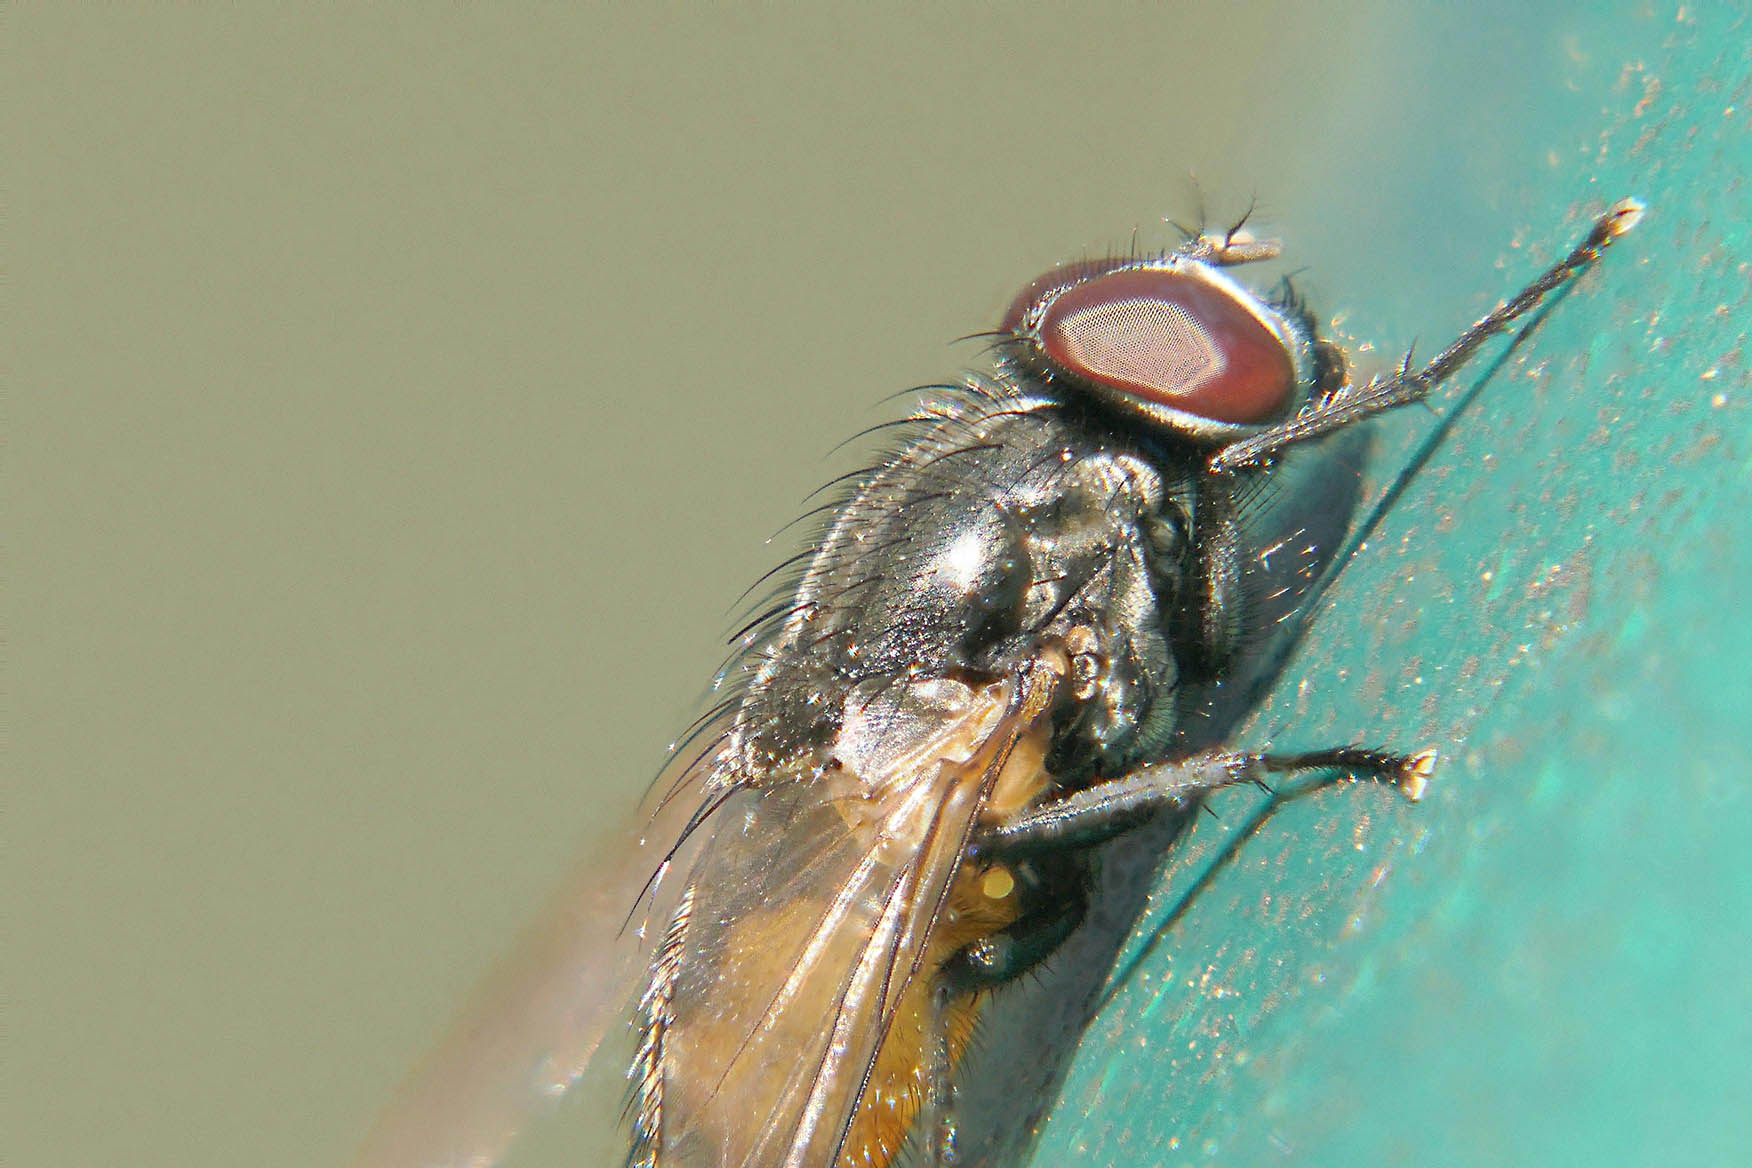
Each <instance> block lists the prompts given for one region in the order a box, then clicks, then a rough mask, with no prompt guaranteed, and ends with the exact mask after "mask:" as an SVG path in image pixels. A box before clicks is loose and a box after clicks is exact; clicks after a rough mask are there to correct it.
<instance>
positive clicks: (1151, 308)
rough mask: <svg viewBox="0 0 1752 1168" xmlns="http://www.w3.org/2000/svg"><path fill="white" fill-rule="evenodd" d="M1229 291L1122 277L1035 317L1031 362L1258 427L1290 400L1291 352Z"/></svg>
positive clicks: (1145, 276) (1191, 281)
mask: <svg viewBox="0 0 1752 1168" xmlns="http://www.w3.org/2000/svg"><path fill="white" fill-rule="evenodd" d="M1241 295H1242V294H1240V293H1239V292H1238V290H1235V289H1231V288H1226V287H1224V286H1223V285H1221V284H1217V283H1215V282H1213V281H1210V280H1206V279H1203V278H1201V277H1199V276H1196V275H1191V274H1188V273H1187V272H1184V271H1178V270H1175V269H1170V268H1125V269H1122V270H1119V271H1112V272H1108V273H1106V274H1104V275H1098V276H1095V277H1094V278H1093V279H1088V280H1085V281H1083V282H1082V283H1080V284H1077V285H1075V286H1073V287H1071V288H1068V289H1066V290H1065V291H1064V292H1063V293H1062V294H1061V295H1059V296H1058V297H1057V298H1056V299H1054V300H1053V301H1052V302H1051V303H1050V304H1048V305H1046V307H1045V308H1044V309H1043V310H1042V311H1041V312H1040V314H1039V319H1038V323H1037V324H1036V326H1035V329H1034V335H1035V338H1036V344H1037V345H1038V346H1039V349H1040V353H1041V354H1042V355H1043V356H1044V357H1045V358H1046V359H1047V360H1048V361H1050V362H1051V363H1052V364H1053V365H1054V366H1057V367H1058V368H1059V369H1060V370H1062V371H1063V372H1064V373H1066V374H1069V375H1070V376H1072V377H1075V378H1078V379H1080V380H1082V381H1085V382H1087V383H1089V385H1090V386H1091V387H1093V388H1095V389H1098V390H1103V391H1107V392H1109V393H1118V394H1123V395H1125V396H1127V397H1130V398H1135V399H1137V400H1138V401H1139V402H1140V403H1141V404H1143V405H1146V406H1151V405H1154V406H1162V407H1167V408H1168V409H1170V410H1177V411H1180V412H1182V413H1184V414H1191V415H1193V416H1195V417H1198V418H1204V419H1208V420H1210V421H1212V422H1221V423H1227V424H1232V425H1258V424H1261V423H1264V422H1267V421H1270V420H1271V419H1273V418H1275V417H1277V416H1279V415H1280V414H1282V413H1283V412H1284V411H1285V409H1286V408H1287V407H1288V406H1289V404H1290V402H1291V400H1292V399H1293V397H1294V395H1295V392H1296V368H1295V363H1294V361H1293V360H1292V358H1291V355H1290V350H1289V348H1288V346H1287V345H1286V344H1285V342H1284V340H1283V338H1281V337H1280V336H1278V334H1276V333H1275V332H1273V331H1272V330H1271V329H1270V328H1268V327H1266V325H1265V323H1264V322H1263V321H1262V320H1261V319H1260V317H1259V316H1258V315H1257V314H1256V313H1255V312H1254V310H1253V309H1252V308H1251V307H1250V306H1249V304H1248V303H1247V302H1246V301H1245V300H1243V299H1242V298H1241Z"/></svg>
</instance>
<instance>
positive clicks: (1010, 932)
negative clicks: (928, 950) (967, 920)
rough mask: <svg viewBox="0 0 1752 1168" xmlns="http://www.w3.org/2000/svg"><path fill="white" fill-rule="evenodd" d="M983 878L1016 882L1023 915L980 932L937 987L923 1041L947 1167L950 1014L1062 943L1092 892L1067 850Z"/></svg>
mask: <svg viewBox="0 0 1752 1168" xmlns="http://www.w3.org/2000/svg"><path fill="white" fill-rule="evenodd" d="M985 878H986V879H993V880H1000V881H1003V882H1004V884H1005V885H1006V887H1008V886H1009V885H1010V884H1011V882H1013V889H1012V891H1011V892H1007V893H1004V894H1003V896H1008V895H1015V896H1016V897H1018V898H1019V901H1020V907H1021V914H1022V915H1021V916H1020V917H1019V918H1018V919H1017V920H1016V921H1015V922H1014V923H1013V924H1011V925H1010V926H1008V927H1007V928H1005V929H1003V930H1001V931H999V932H997V933H994V934H992V935H991V936H989V937H982V938H981V939H980V940H978V941H975V942H974V943H973V944H971V945H968V946H967V947H966V948H964V949H962V950H961V951H960V952H958V953H956V954H955V955H954V956H953V957H951V958H950V959H949V960H948V961H947V962H946V963H945V964H944V966H943V969H942V970H941V971H940V972H939V973H938V975H937V979H936V983H935V987H934V989H933V991H932V999H931V1001H932V1007H933V1008H932V1019H931V1029H930V1031H929V1033H928V1035H927V1038H926V1042H925V1060H926V1062H925V1066H926V1069H927V1076H926V1092H925V1111H924V1121H925V1126H924V1127H923V1128H922V1130H923V1131H924V1132H926V1133H927V1135H926V1139H927V1141H928V1152H929V1157H930V1158H929V1161H928V1162H929V1163H930V1164H931V1165H932V1166H933V1168H949V1166H950V1165H953V1164H954V1163H955V1162H956V1149H955V1136H956V1130H955V1091H954V1079H953V1076H952V1074H951V1070H952V1061H953V1060H952V1059H951V1057H950V1051H949V1029H950V1015H951V1013H952V1012H953V1010H954V1009H955V1007H956V1006H957V1005H959V1004H962V1003H965V1002H966V1000H967V999H968V998H970V997H972V996H973V995H975V994H979V993H983V992H984V991H986V990H990V989H994V988H996V987H997V986H1000V985H1003V984H1004V983H1005V982H1010V981H1014V980H1015V979H1016V978H1018V977H1021V976H1022V975H1023V974H1024V973H1026V972H1028V971H1029V970H1030V969H1033V968H1034V967H1035V966H1037V965H1039V964H1040V963H1041V962H1042V961H1044V960H1045V959H1046V958H1047V957H1049V956H1050V955H1051V954H1052V953H1053V952H1055V951H1056V950H1057V949H1058V948H1059V946H1060V945H1062V944H1064V942H1065V940H1066V938H1068V937H1069V936H1070V935H1071V934H1072V933H1073V932H1075V931H1076V929H1077V926H1078V925H1080V924H1082V923H1083V915H1084V913H1085V911H1086V910H1087V908H1088V901H1089V890H1088V886H1087V885H1086V883H1085V882H1084V878H1083V876H1082V873H1081V869H1080V868H1079V867H1078V866H1077V865H1075V864H1073V863H1071V862H1070V861H1069V860H1068V858H1067V857H1065V856H1063V855H1057V856H1054V855H1043V856H1038V857H1033V858H1029V859H1024V860H1019V861H1018V862H1016V863H1015V864H995V865H993V866H991V867H990V868H988V869H987V871H986V877H985Z"/></svg>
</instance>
